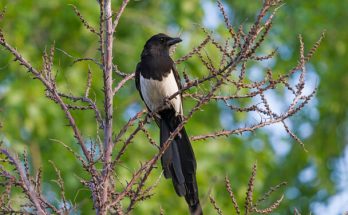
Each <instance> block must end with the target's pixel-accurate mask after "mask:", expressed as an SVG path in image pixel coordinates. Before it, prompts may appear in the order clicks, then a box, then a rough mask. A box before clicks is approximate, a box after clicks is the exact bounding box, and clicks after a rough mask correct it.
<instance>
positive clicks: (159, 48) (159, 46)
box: [142, 33, 182, 56]
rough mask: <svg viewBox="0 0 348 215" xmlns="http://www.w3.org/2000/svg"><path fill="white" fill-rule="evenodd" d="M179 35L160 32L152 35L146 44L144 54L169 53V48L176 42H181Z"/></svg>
mask: <svg viewBox="0 0 348 215" xmlns="http://www.w3.org/2000/svg"><path fill="white" fill-rule="evenodd" d="M181 41H182V40H181V39H180V38H178V37H174V38H173V37H170V36H168V35H166V34H163V33H160V34H156V35H154V36H152V37H151V38H150V39H149V40H148V41H147V42H146V44H145V46H144V50H143V53H142V56H144V55H155V56H156V55H169V49H170V47H171V46H173V45H174V44H177V43H179V42H181Z"/></svg>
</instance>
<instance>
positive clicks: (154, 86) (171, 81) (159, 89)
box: [140, 71, 182, 114]
mask: <svg viewBox="0 0 348 215" xmlns="http://www.w3.org/2000/svg"><path fill="white" fill-rule="evenodd" d="M140 88H141V94H142V96H143V98H144V101H145V103H146V105H147V106H148V107H149V109H150V110H151V111H156V110H158V109H159V108H160V107H162V106H163V104H164V99H165V98H167V97H170V96H171V95H173V94H174V93H176V92H177V91H179V88H178V85H177V83H176V80H175V77H174V74H173V72H172V71H171V72H170V74H169V75H168V76H167V77H164V78H163V79H162V81H157V80H153V79H145V78H144V77H143V76H142V75H141V74H140ZM170 104H171V105H172V107H173V108H174V109H175V111H176V113H177V114H182V103H181V97H180V95H177V96H176V97H174V98H173V99H172V100H170Z"/></svg>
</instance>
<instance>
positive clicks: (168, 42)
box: [167, 37, 182, 46]
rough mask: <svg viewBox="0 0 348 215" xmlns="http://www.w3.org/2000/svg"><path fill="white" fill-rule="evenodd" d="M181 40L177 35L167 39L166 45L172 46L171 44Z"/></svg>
mask: <svg viewBox="0 0 348 215" xmlns="http://www.w3.org/2000/svg"><path fill="white" fill-rule="evenodd" d="M181 41H182V39H180V38H179V37H176V38H170V39H169V40H168V41H167V45H168V46H172V45H174V44H177V43H180V42H181Z"/></svg>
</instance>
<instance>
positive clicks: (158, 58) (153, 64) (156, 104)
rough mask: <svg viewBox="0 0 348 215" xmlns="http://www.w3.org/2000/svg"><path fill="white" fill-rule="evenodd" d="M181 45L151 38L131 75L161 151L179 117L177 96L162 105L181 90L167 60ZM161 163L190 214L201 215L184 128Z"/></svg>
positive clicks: (162, 37)
mask: <svg viewBox="0 0 348 215" xmlns="http://www.w3.org/2000/svg"><path fill="white" fill-rule="evenodd" d="M181 41H182V40H181V39H180V38H172V37H169V36H167V35H166V34H162V33H160V34H156V35H154V36H152V37H151V38H150V39H149V40H148V41H147V42H146V44H145V46H144V50H143V52H142V54H141V61H140V62H139V63H138V65H137V68H136V73H135V84H136V87H137V89H138V91H139V93H140V96H141V98H142V100H143V101H144V102H145V105H146V106H147V108H148V110H149V111H151V112H152V113H153V114H154V116H155V120H156V123H157V125H158V126H159V128H160V144H161V147H162V145H163V143H165V142H166V140H167V139H168V138H169V136H170V134H171V132H173V131H174V130H175V129H176V128H177V126H178V125H179V124H180V123H181V122H182V117H183V107H182V97H181V94H179V95H177V96H175V97H174V98H173V99H171V100H170V101H169V102H167V103H165V99H166V98H168V97H170V96H172V95H173V94H175V93H176V92H178V91H179V90H180V89H181V83H180V77H179V74H178V72H177V70H176V69H175V64H174V62H173V60H172V59H171V57H170V56H169V50H170V47H171V46H173V45H174V44H177V43H179V42H181ZM161 163H162V168H163V172H164V176H165V177H166V178H171V179H172V181H173V185H174V188H175V191H176V193H177V194H178V195H179V196H185V199H186V202H187V204H188V206H189V208H190V212H191V214H203V213H202V208H201V206H200V203H199V199H198V187H197V182H196V166H197V164H196V159H195V155H194V152H193V149H192V146H191V143H190V140H189V138H188V136H187V134H186V131H185V128H182V130H181V131H180V133H179V134H178V135H177V136H176V137H175V138H174V140H173V142H172V143H171V144H170V146H169V148H168V149H167V150H166V151H165V152H164V154H163V156H162V157H161Z"/></svg>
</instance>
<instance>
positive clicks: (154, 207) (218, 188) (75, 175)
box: [0, 0, 348, 214]
mask: <svg viewBox="0 0 348 215" xmlns="http://www.w3.org/2000/svg"><path fill="white" fill-rule="evenodd" d="M223 3H224V5H225V7H226V8H228V9H227V11H228V14H229V17H230V19H231V21H232V25H233V26H238V25H239V24H241V23H243V24H245V25H248V24H250V23H251V22H253V20H254V18H255V14H256V12H257V11H258V10H259V9H260V8H261V1H260V0H249V1H242V0H237V1H223ZM70 4H73V5H76V6H77V7H78V9H79V10H80V11H81V13H82V14H83V15H84V16H85V18H86V19H87V20H88V21H89V23H90V24H91V25H94V26H96V27H97V24H98V6H97V3H96V1H95V0H90V1H77V0H60V1H57V0H53V1H46V0H36V1H29V0H0V9H2V8H4V7H5V6H6V8H7V9H6V15H5V17H4V19H3V20H2V21H1V22H0V26H1V28H2V29H3V32H4V35H5V38H6V39H7V41H8V42H9V43H10V44H12V45H13V46H14V47H16V48H17V49H18V50H19V51H20V52H21V53H22V54H23V55H24V56H25V57H26V58H27V59H29V60H30V62H31V63H32V64H33V65H34V66H36V67H38V68H41V64H42V58H41V56H42V53H43V51H44V50H45V49H46V48H49V47H50V45H51V44H52V43H53V42H54V41H55V44H56V48H57V50H56V57H55V61H54V62H55V65H54V71H56V72H57V73H58V75H57V79H58V82H59V89H61V90H62V91H64V92H67V93H69V92H74V94H81V93H82V92H83V89H84V87H85V80H86V77H87V71H88V67H90V68H91V70H92V74H93V77H94V79H93V87H92V92H91V95H92V98H94V97H95V98H96V99H97V101H98V104H99V106H100V107H101V106H102V91H101V88H102V79H101V77H102V74H101V71H100V70H98V68H97V67H96V66H95V65H93V64H91V63H90V64H88V63H77V64H72V62H73V60H74V58H78V57H95V58H98V52H97V51H96V50H97V48H98V39H97V37H96V36H95V35H92V34H91V33H90V32H89V31H88V30H86V29H85V28H84V27H83V26H82V24H81V22H80V21H79V19H78V18H77V17H76V16H75V14H74V12H73V9H72V6H71V5H70ZM113 4H114V6H113V7H114V8H116V7H117V6H118V5H119V4H120V1H113ZM347 11H348V1H340V0H330V1H329V0H311V1H302V0H288V1H285V5H284V6H283V7H282V8H281V9H280V10H279V12H278V15H277V16H276V19H275V22H274V24H273V29H272V30H271V33H270V36H269V38H268V39H267V40H266V42H265V44H264V48H263V49H262V50H261V51H265V52H263V53H266V51H269V50H270V48H276V47H277V48H278V50H279V53H278V55H277V56H276V57H275V58H274V59H273V60H271V61H267V62H266V65H254V66H252V67H251V69H250V71H251V73H250V74H251V75H252V74H254V75H256V76H257V75H258V76H259V75H260V74H262V72H263V70H262V68H264V67H265V66H267V67H271V68H273V69H274V70H275V71H279V72H280V73H282V72H284V71H286V70H289V69H291V68H292V66H294V65H295V64H296V62H297V57H298V49H299V42H298V39H297V38H298V34H302V35H303V38H304V41H305V44H306V45H307V46H306V50H309V47H311V46H312V44H313V43H314V42H315V41H316V40H317V39H318V38H319V36H320V34H321V32H322V31H323V30H326V38H325V39H324V41H323V43H322V44H321V46H320V48H319V50H318V52H317V53H316V54H315V55H314V58H313V59H312V60H311V62H310V63H309V64H308V65H307V69H308V74H307V77H306V80H307V83H308V86H307V87H306V88H305V90H306V91H308V92H310V90H312V89H313V88H314V87H316V86H317V87H318V93H317V94H316V97H315V98H314V99H313V100H312V101H311V102H310V103H309V104H308V106H307V107H306V108H305V109H304V110H303V111H301V112H300V113H299V114H297V115H296V116H294V117H293V118H292V119H291V120H290V121H289V124H290V126H291V128H292V129H293V131H294V132H295V133H296V134H297V135H298V136H299V137H300V138H301V139H302V140H303V142H304V143H305V145H306V148H307V149H308V152H305V151H304V150H303V149H302V147H301V146H299V144H297V143H294V142H293V140H292V139H291V138H290V137H289V136H288V135H287V134H286V132H285V131H284V129H283V128H282V127H281V126H279V125H274V126H270V127H267V128H264V129H260V130H258V131H257V132H254V133H245V134H243V135H239V136H231V137H229V138H219V139H216V140H207V141H198V142H194V143H193V144H194V149H195V151H196V156H197V160H198V183H199V187H200V195H201V201H202V202H203V204H204V206H203V207H204V208H203V209H204V211H205V212H206V214H214V212H213V209H212V206H211V205H210V204H209V203H208V200H207V196H208V195H209V192H211V194H212V195H214V196H215V197H216V200H217V203H218V205H219V206H220V207H221V208H222V210H223V212H225V214H232V211H233V209H232V205H231V201H230V200H229V198H228V193H227V192H226V191H225V189H224V183H223V181H224V177H225V175H227V176H228V177H229V178H230V180H231V183H232V188H233V191H234V192H235V193H236V195H237V196H238V202H239V203H240V204H241V205H242V203H243V202H244V199H245V191H246V188H247V181H248V177H249V176H250V172H251V167H252V164H253V163H255V162H257V164H258V173H257V182H256V190H255V195H254V197H255V199H256V198H257V197H260V196H261V194H262V193H263V192H265V191H266V190H267V188H269V187H270V186H273V185H276V184H278V183H280V182H282V181H287V182H288V185H287V186H286V187H285V188H283V189H281V190H280V191H278V192H276V194H275V195H274V196H273V197H272V198H271V199H270V200H269V201H270V202H271V201H274V200H275V199H277V198H279V197H280V196H281V194H282V193H284V197H285V198H284V200H283V202H282V204H281V206H280V208H279V209H278V210H277V211H276V213H274V214H293V213H294V209H295V208H297V209H298V211H300V212H301V213H302V214H309V213H310V212H311V213H312V214H342V213H343V212H344V211H348V204H347V203H348V147H346V144H347V142H348V135H347V134H348V109H347V107H348V96H347V94H348V72H347V70H348V60H347V57H348V55H347V45H348V44H347V43H348V25H347V24H346V20H347V19H348V12H347ZM200 26H205V27H207V28H209V29H211V30H214V31H215V32H218V33H219V34H221V35H226V32H225V31H224V23H223V18H222V16H221V15H220V13H219V11H218V8H217V6H216V2H214V1H209V0H191V1H179V0H167V1H164V0H160V1H149V0H140V1H130V3H129V6H128V7H127V9H126V11H125V13H124V15H123V16H122V18H121V21H120V24H119V28H118V30H117V33H116V41H115V46H114V54H115V57H114V62H115V63H116V64H117V65H118V66H119V69H120V70H121V71H124V72H127V73H130V72H133V71H134V68H135V66H136V63H137V62H138V61H139V56H140V53H141V50H142V48H143V45H144V43H145V41H146V40H147V39H148V38H149V37H150V36H152V35H153V34H156V33H158V32H166V33H168V34H170V35H174V36H176V35H181V37H182V38H183V39H184V42H183V43H182V44H181V45H179V46H178V48H177V51H176V54H175V56H174V57H175V58H178V57H180V56H182V55H183V54H185V53H187V52H188V51H189V50H190V49H191V48H192V47H194V46H196V45H198V44H199V43H200V41H202V39H203V38H204V35H203V33H202V31H201V30H200ZM61 50H64V52H66V53H68V54H69V55H67V54H65V53H64V52H63V51H61ZM207 52H208V53H209V48H207ZM212 56H214V55H212ZM178 69H179V71H182V70H184V69H185V70H186V71H187V72H188V73H190V75H191V76H192V77H194V76H199V75H202V74H204V71H205V70H204V68H203V66H202V65H201V64H199V61H198V60H197V59H196V58H193V59H192V60H190V61H188V62H185V63H183V64H181V65H179V66H178ZM286 97H287V95H286V94H285V95H281V94H277V93H275V94H274V95H271V96H270V98H271V100H272V102H271V105H272V106H274V107H275V108H280V109H281V107H282V106H283V105H284V104H286V101H287V98H286ZM140 101H141V100H140V98H139V96H138V92H137V91H136V89H135V86H134V84H133V82H129V83H128V85H127V86H126V87H125V88H123V89H122V90H121V91H120V93H119V94H118V95H117V96H116V97H115V99H114V103H115V106H116V107H115V132H117V131H118V130H119V129H120V128H121V126H122V125H123V124H124V123H125V122H126V121H127V120H128V119H129V117H131V116H133V115H134V113H136V111H138V110H141V109H142V108H143V104H142V103H141V102H140ZM186 103H187V105H186V106H187V107H189V106H191V105H192V104H193V103H192V101H186ZM0 107H1V113H0V121H1V123H2V125H3V127H2V128H1V130H0V132H1V133H0V135H1V139H2V140H3V141H4V142H5V145H6V146H7V147H9V148H11V149H12V150H13V151H16V152H19V153H22V152H23V151H24V150H26V151H28V153H29V155H30V164H31V167H32V168H31V171H32V172H33V173H35V172H36V171H37V170H38V168H40V167H42V168H43V177H44V183H43V184H42V185H43V190H44V194H45V195H46V196H47V197H48V198H49V199H50V200H51V201H52V203H54V204H55V205H59V204H61V200H60V197H59V194H58V192H57V191H58V187H57V186H56V184H55V183H54V182H52V180H53V179H55V177H56V175H55V172H54V170H53V168H52V166H51V165H50V163H49V162H48V160H52V161H54V162H55V164H56V165H57V167H58V168H59V169H60V170H61V173H62V176H63V179H64V180H65V188H66V195H67V198H68V200H69V202H70V204H71V205H75V206H76V208H77V209H76V210H75V212H74V213H75V214H91V213H92V205H91V203H90V202H91V201H90V192H89V191H88V190H87V189H86V188H83V187H82V186H81V184H80V183H79V180H80V177H86V176H85V173H83V171H82V168H81V167H80V166H79V163H78V162H77V161H76V160H75V158H74V157H73V156H72V155H71V154H70V153H69V152H67V151H66V150H65V149H64V148H63V147H62V146H61V145H60V144H58V143H56V141H54V140H59V141H62V142H64V143H66V144H68V145H69V146H71V147H72V148H74V149H76V150H77V151H79V149H78V147H77V144H76V143H75V140H74V139H73V136H72V133H71V131H70V129H69V128H68V127H67V126H65V125H66V124H67V121H66V119H65V117H64V114H63V113H62V111H61V110H60V109H59V107H57V105H55V104H54V103H53V102H52V101H50V100H48V99H47V98H46V97H45V96H44V88H43V87H42V86H41V84H40V83H39V81H37V80H32V77H31V76H30V74H29V73H27V72H26V71H25V70H24V69H23V68H21V67H20V66H19V65H18V63H17V62H13V58H12V57H11V56H10V55H9V54H8V53H7V52H6V51H5V50H4V49H3V48H0ZM74 116H76V117H77V119H78V125H79V126H80V127H81V130H82V132H83V134H84V137H85V139H86V141H94V140H95V137H96V132H97V129H96V126H95V124H94V119H93V113H92V112H91V111H86V112H83V113H78V112H74ZM245 121H252V119H248V118H247V119H246V118H240V117H239V118H238V116H237V115H235V114H234V113H231V112H228V111H226V110H225V109H224V108H223V107H221V105H219V104H212V105H209V106H207V107H206V108H204V110H203V111H202V112H200V113H198V114H196V115H195V116H194V118H193V119H192V120H191V121H190V122H189V123H188V125H187V131H188V132H189V133H190V134H191V135H197V134H202V133H207V132H209V131H214V130H217V129H218V128H221V127H223V128H234V127H236V125H243V124H244V122H245ZM148 128H149V129H150V130H151V132H153V134H154V136H155V138H156V139H158V136H157V133H158V129H157V128H156V126H155V125H151V126H148ZM142 138H144V136H142V135H140V136H139V137H138V138H137V139H136V141H134V143H133V144H132V145H131V147H129V149H128V152H127V154H126V155H125V157H124V158H123V159H122V164H120V165H119V167H118V170H117V174H118V178H119V181H118V182H117V183H118V189H121V188H122V185H121V184H124V183H125V180H127V179H129V177H130V175H131V172H132V171H133V169H135V168H137V167H138V166H139V161H145V160H147V159H149V158H151V156H152V155H153V154H154V153H155V152H156V148H154V147H150V145H149V144H145V143H143V141H141V140H142ZM160 172H161V171H160V168H157V169H156V170H155V171H154V172H153V174H152V177H151V178H150V182H154V181H155V180H156V179H157V178H158V177H159V176H160ZM149 184H150V183H149ZM154 192H155V195H154V196H153V198H152V199H151V200H147V201H145V202H142V203H140V204H138V205H137V207H136V209H135V210H134V214H159V209H160V207H162V208H163V210H164V211H165V214H186V213H187V208H186V204H185V202H184V200H183V199H180V198H179V197H177V196H176V195H175V194H174V190H173V188H172V185H171V182H170V181H169V180H164V179H161V180H160V182H159V185H158V187H157V188H156V189H155V190H154ZM15 195H16V194H15ZM18 198H20V196H19V195H18ZM14 204H15V203H14ZM263 206H266V205H263Z"/></svg>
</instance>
